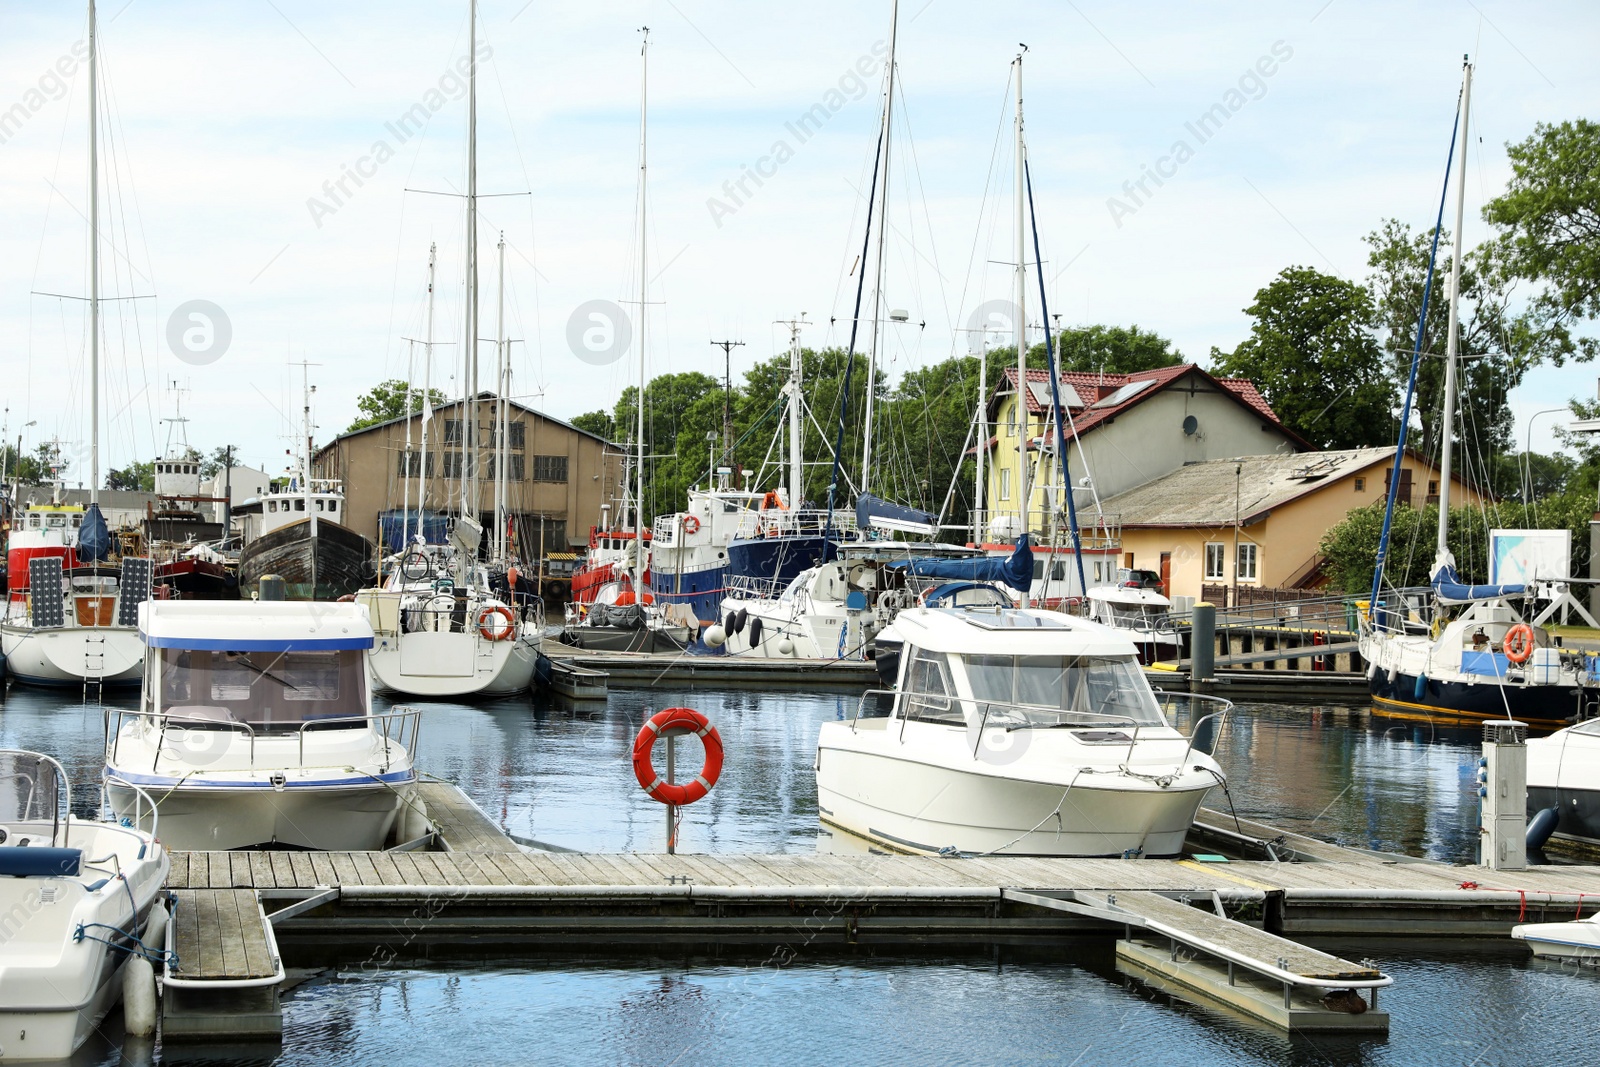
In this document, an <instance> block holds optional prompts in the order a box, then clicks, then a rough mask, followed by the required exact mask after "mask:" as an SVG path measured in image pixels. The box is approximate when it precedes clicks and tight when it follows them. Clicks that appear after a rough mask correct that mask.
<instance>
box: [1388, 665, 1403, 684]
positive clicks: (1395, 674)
mask: <svg viewBox="0 0 1600 1067" xmlns="http://www.w3.org/2000/svg"><path fill="white" fill-rule="evenodd" d="M1399 677H1400V668H1399V667H1390V668H1389V684H1390V685H1393V684H1394V683H1395V679H1397V678H1399Z"/></svg>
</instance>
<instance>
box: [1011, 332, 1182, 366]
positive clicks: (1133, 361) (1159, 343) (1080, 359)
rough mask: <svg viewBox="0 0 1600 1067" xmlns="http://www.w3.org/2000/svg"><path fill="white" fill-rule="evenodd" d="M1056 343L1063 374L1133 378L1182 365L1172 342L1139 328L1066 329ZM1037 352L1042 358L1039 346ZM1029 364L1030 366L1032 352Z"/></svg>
mask: <svg viewBox="0 0 1600 1067" xmlns="http://www.w3.org/2000/svg"><path fill="white" fill-rule="evenodd" d="M1055 343H1056V351H1057V352H1058V353H1060V359H1061V369H1062V370H1064V371H1085V372H1090V373H1093V372H1095V371H1103V372H1104V373H1106V374H1132V373H1134V372H1135V371H1143V370H1155V369H1156V368H1158V367H1171V366H1174V365H1175V364H1178V363H1182V362H1183V355H1182V354H1181V353H1179V352H1177V351H1175V350H1174V349H1173V347H1172V342H1171V341H1169V340H1167V339H1166V338H1165V337H1162V336H1160V335H1159V334H1157V333H1155V332H1154V331H1151V330H1141V329H1140V328H1139V327H1138V326H1068V327H1067V328H1066V329H1063V330H1061V331H1060V332H1059V333H1058V334H1057V335H1056V336H1055ZM1012 351H1013V352H1015V351H1016V349H1015V348H1013V349H1012ZM1039 351H1040V354H1041V355H1042V354H1043V348H1042V346H1041V347H1040V349H1039ZM1028 364H1029V365H1030V366H1032V365H1033V352H1032V351H1030V352H1029V353H1028ZM1040 365H1041V366H1042V365H1043V364H1042V363H1041V364H1040Z"/></svg>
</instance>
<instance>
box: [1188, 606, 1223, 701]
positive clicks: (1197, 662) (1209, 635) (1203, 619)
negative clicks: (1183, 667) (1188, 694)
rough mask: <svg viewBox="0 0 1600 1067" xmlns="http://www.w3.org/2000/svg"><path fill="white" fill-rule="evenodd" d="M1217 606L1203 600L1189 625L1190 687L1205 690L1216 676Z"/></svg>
mask: <svg viewBox="0 0 1600 1067" xmlns="http://www.w3.org/2000/svg"><path fill="white" fill-rule="evenodd" d="M1216 655H1217V606H1216V605H1215V604H1212V603H1210V602H1208V601H1205V600H1202V601H1200V602H1199V603H1197V604H1195V606H1194V615H1193V621H1192V622H1191V624H1190V627H1189V689H1190V691H1192V692H1205V691H1206V690H1207V689H1209V688H1210V685H1209V683H1210V682H1211V681H1212V679H1214V678H1215V677H1216Z"/></svg>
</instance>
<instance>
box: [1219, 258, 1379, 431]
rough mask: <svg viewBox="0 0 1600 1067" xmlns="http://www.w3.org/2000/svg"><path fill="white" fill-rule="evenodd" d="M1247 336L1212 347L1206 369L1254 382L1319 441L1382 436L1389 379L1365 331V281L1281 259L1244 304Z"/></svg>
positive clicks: (1282, 415) (1292, 424) (1368, 318)
mask: <svg viewBox="0 0 1600 1067" xmlns="http://www.w3.org/2000/svg"><path fill="white" fill-rule="evenodd" d="M1245 314H1247V315H1249V316H1250V317H1251V318H1253V319H1254V320H1255V322H1254V324H1253V325H1252V326H1251V329H1250V337H1249V339H1248V340H1246V341H1245V342H1244V343H1242V344H1241V345H1239V347H1238V348H1236V349H1234V350H1233V351H1232V352H1221V351H1219V350H1217V349H1212V351H1211V359H1212V371H1213V372H1214V373H1217V374H1220V375H1224V376H1228V377H1236V378H1248V379H1250V380H1251V381H1253V382H1254V383H1255V384H1256V387H1257V388H1258V389H1260V390H1261V393H1262V395H1263V396H1264V397H1266V399H1267V402H1268V403H1269V404H1271V405H1272V410H1273V411H1275V412H1276V413H1277V415H1278V418H1279V419H1281V420H1282V421H1283V423H1284V425H1286V426H1288V427H1289V428H1290V429H1292V430H1294V431H1295V432H1296V433H1298V434H1299V435H1300V436H1301V437H1304V438H1306V439H1307V440H1308V441H1310V442H1311V443H1312V444H1314V445H1316V446H1317V447H1319V448H1356V447H1360V446H1364V445H1372V444H1377V443H1380V442H1383V441H1386V440H1387V439H1388V437H1389V431H1390V428H1391V427H1392V425H1393V420H1392V417H1391V415H1390V411H1391V404H1392V402H1393V398H1394V385H1393V383H1392V382H1391V381H1390V380H1389V378H1388V375H1387V373H1386V372H1387V369H1388V368H1387V367H1386V365H1385V361H1384V358H1383V353H1382V351H1380V350H1379V348H1378V345H1377V342H1376V341H1375V340H1374V339H1373V337H1372V334H1371V332H1370V329H1369V327H1370V324H1371V322H1372V317H1373V307H1372V299H1371V297H1370V296H1368V294H1367V292H1366V290H1365V289H1363V288H1362V287H1361V286H1359V285H1357V284H1355V283H1354V282H1347V281H1345V280H1344V279H1342V278H1337V277H1334V276H1333V275H1331V274H1323V273H1321V272H1320V271H1317V270H1313V269H1312V268H1310V267H1288V268H1286V269H1285V270H1283V271H1281V272H1280V273H1279V274H1278V276H1277V277H1276V278H1274V279H1273V280H1272V282H1271V283H1269V284H1268V285H1267V286H1266V287H1265V288H1263V289H1260V290H1258V291H1257V292H1256V300H1255V303H1254V304H1252V305H1250V306H1249V307H1247V308H1245Z"/></svg>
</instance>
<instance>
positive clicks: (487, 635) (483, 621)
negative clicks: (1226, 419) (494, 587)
mask: <svg viewBox="0 0 1600 1067" xmlns="http://www.w3.org/2000/svg"><path fill="white" fill-rule="evenodd" d="M497 617H498V618H499V619H500V620H501V625H500V626H499V627H498V628H497V627H494V626H491V625H490V622H491V621H492V620H493V619H495V618H497ZM478 632H479V633H480V634H482V635H483V639H484V640H485V641H509V640H510V639H511V638H513V637H515V636H517V617H516V616H515V615H513V614H512V613H511V609H510V608H508V607H506V606H505V605H503V604H494V605H492V606H490V607H487V608H484V609H483V610H482V611H481V612H479V613H478Z"/></svg>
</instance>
